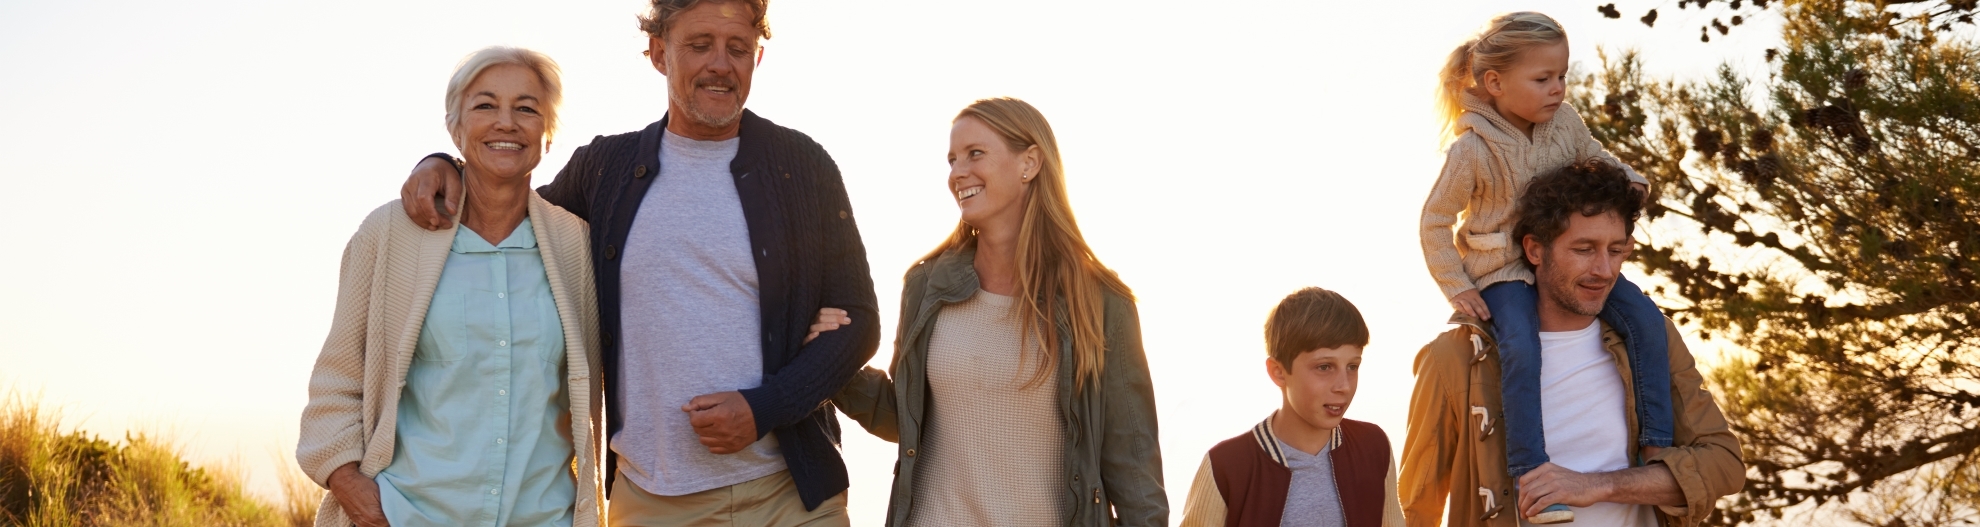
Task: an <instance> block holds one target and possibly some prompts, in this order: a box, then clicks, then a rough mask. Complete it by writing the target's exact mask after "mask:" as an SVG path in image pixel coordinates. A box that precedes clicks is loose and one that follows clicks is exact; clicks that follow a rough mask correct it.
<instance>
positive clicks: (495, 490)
mask: <svg viewBox="0 0 1980 527" xmlns="http://www.w3.org/2000/svg"><path fill="white" fill-rule="evenodd" d="M488 493H489V494H501V493H502V489H488Z"/></svg>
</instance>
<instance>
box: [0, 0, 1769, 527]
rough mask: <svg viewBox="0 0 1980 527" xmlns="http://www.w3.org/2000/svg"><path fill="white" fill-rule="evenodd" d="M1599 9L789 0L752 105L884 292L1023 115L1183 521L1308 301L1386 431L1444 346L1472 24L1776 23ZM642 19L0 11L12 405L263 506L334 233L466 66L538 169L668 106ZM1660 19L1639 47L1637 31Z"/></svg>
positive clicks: (870, 508) (336, 244) (389, 191)
mask: <svg viewBox="0 0 1980 527" xmlns="http://www.w3.org/2000/svg"><path fill="white" fill-rule="evenodd" d="M1615 4H1616V5H1617V7H1618V8H1619V9H1620V10H1621V11H1622V12H1623V13H1625V14H1626V15H1628V16H1627V17H1625V18H1624V19H1622V20H1608V19H1603V18H1601V17H1600V15H1599V14H1597V12H1596V10H1595V6H1596V4H1595V3H1593V2H1586V1H1566V0H1536V1H1527V2H1513V1H1496V0H1494V1H1444V2H1432V1H1417V2H1312V1H1280V0H1252V1H1247V2H1236V3H1212V2H1170V1H1132V2H1130V1H1119V2H1080V1H1065V0H1012V1H1006V2H995V3H990V2H927V1H907V0H898V1H867V0H840V1H833V2H822V1H816V0H779V1H777V2H774V3H773V4H772V8H771V12H770V23H771V26H772V29H773V31H774V38H772V39H771V40H769V41H767V42H766V43H765V49H766V51H765V58H764V61H763V64H762V66H761V67H760V68H759V69H758V71H757V73H756V76H755V82H754V86H753V88H752V92H751V94H750V100H749V102H748V107H749V108H750V109H752V110H754V111H755V112H756V113H758V114H759V115H762V116H764V117H766V118H768V119H771V120H773V121H776V122H777V123H779V124H781V125H784V126H788V127H791V128H795V129H797V130H799V131H802V132H805V133H806V134H809V135H810V136H811V137H812V138H814V139H816V140H817V141H818V142H819V143H821V144H823V145H824V146H825V148H826V149H827V150H829V151H830V153H831V154H832V156H833V158H834V159H835V160H836V161H837V163H838V165H839V167H840V169H841V171H842V172H843V173H844V177H845V183H846V187H847V191H848V192H849V193H850V195H851V199H852V203H853V208H854V210H855V211H856V213H857V214H858V218H859V225H860V230H861V234H862V236H863V238H864V241H865V244H866V248H867V259H868V261H869V262H870V264H871V267H872V270H873V281H874V283H875V285H876V288H877V291H876V292H877V294H878V297H879V301H880V305H881V306H896V305H899V304H898V300H899V295H900V285H901V279H900V277H901V275H902V273H904V272H905V271H906V269H907V266H908V265H909V264H910V263H912V262H913V261H914V260H915V258H917V257H919V256H920V255H922V254H923V253H925V252H926V251H927V250H929V249H930V248H931V247H933V246H934V245H935V244H936V243H937V242H938V241H940V240H941V239H942V237H943V236H945V235H946V234H947V233H948V231H949V230H950V229H952V228H953V227H954V225H955V221H956V209H955V205H954V204H953V200H952V199H951V198H950V197H949V196H948V194H947V190H946V187H945V184H944V177H945V176H946V174H947V167H946V165H945V163H944V155H945V153H946V149H947V141H948V127H949V120H950V119H951V118H952V117H953V116H954V115H955V112H956V111H957V110H959V109H961V108H962V107H963V106H964V105H966V104H968V103H969V102H970V101H972V100H974V99H977V98H982V97H991V96H1013V97H1018V98H1022V99H1025V100H1027V101H1029V102H1031V103H1032V104H1034V105H1036V106H1037V107H1038V108H1039V109H1040V110H1041V111H1042V112H1043V113H1044V114H1045V115H1046V117H1047V118H1048V119H1050V121H1051V122H1052V125H1053V127H1054V130H1055V132H1056V134H1057V136H1058V138H1059V142H1060V145H1061V149H1062V153H1063V155H1064V159H1065V165H1066V169H1067V174H1068V182H1069V183H1068V184H1069V187H1070V192H1071V196H1072V200H1073V205H1074V208H1075V210H1076V212H1077V214H1078V218H1079V221H1080V224H1081V226H1082V228H1083V230H1084V232H1085V233H1086V238H1087V239H1088V240H1089V242H1090V243H1091V244H1092V246H1093V248H1094V250H1095V252H1096V253H1097V254H1098V255H1099V257H1100V258H1101V259H1102V261H1104V262H1105V263H1106V264H1108V265H1109V266H1111V267H1112V268H1114V269H1115V270H1117V271H1118V272H1119V273H1120V275H1121V277H1122V279H1123V280H1125V281H1126V282H1127V283H1128V284H1129V285H1130V286H1131V287H1133V288H1134V290H1135V293H1136V295H1137V296H1138V298H1139V306H1140V312H1141V316H1142V319H1141V322H1142V331H1143V341H1144V343H1145V346H1146V352H1147V354H1148V359H1149V364H1150V368H1151V375H1152V376H1153V380H1154V384H1155V387H1156V404H1157V409H1158V412H1159V419H1160V429H1161V439H1162V453H1163V461H1164V474H1165V476H1166V481H1167V487H1168V491H1169V496H1170V502H1171V505H1172V507H1173V508H1174V509H1175V511H1174V512H1173V513H1172V514H1171V517H1172V519H1180V517H1181V514H1180V512H1181V505H1182V503H1183V499H1182V498H1183V497H1184V496H1185V494H1186V493H1187V492H1188V486H1189V482H1190V479H1191V476H1192V475H1193V474H1194V471H1195V469H1196V466H1197V463H1198V462H1199V460H1200V459H1201V456H1202V455H1203V452H1204V451H1205V450H1206V449H1208V448H1209V447H1210V446H1211V445H1213V444H1215V443H1216V442H1218V441H1221V440H1223V439H1226V438H1229V437H1232V436H1235V435H1238V434H1239V433H1242V432H1245V431H1246V430H1248V429H1249V427H1250V426H1251V425H1253V424H1255V423H1256V422H1257V421H1259V420H1260V419H1263V418H1264V417H1266V415H1268V414H1269V413H1270V412H1271V411H1272V410H1273V409H1275V408H1277V407H1278V404H1279V397H1280V396H1279V394H1278V391H1277V390H1276V388H1274V387H1273V386H1272V384H1271V383H1270V381H1269V380H1268V379H1267V378H1266V376H1265V373H1264V365H1263V359H1264V357H1265V352H1264V343H1263V331H1262V326H1263V323H1264V320H1265V315H1266V313H1267V312H1268V311H1269V310H1270V309H1271V307H1272V306H1273V305H1274V304H1275V303H1276V302H1277V301H1278V300H1279V299H1280V298H1282V297H1283V296H1285V295H1286V294H1288V293H1290V292H1292V291H1294V290H1296V289H1298V288H1300V287H1304V286H1320V287H1325V288H1329V289H1333V290H1336V291H1339V292H1341V293H1342V294H1343V295H1345V296H1346V297H1347V298H1348V299H1350V300H1351V301H1353V302H1355V303H1356V305H1358V306H1359V308H1360V309H1361V311H1362V313H1363V315H1364V316H1365V317H1366V319H1367V321H1368V323H1369V326H1370V329H1371V332H1372V337H1373V338H1372V342H1371V343H1370V345H1369V346H1368V347H1367V349H1366V352H1365V356H1364V362H1363V366H1362V370H1361V382H1360V390H1359V392H1358V394H1357V395H1356V397H1355V400H1354V403H1353V405H1352V407H1351V408H1350V409H1349V410H1348V417H1349V418H1352V419H1358V420H1363V421H1369V422H1373V423H1375V424H1377V425H1380V426H1381V427H1382V428H1383V429H1385V430H1386V431H1387V432H1388V434H1389V437H1390V439H1391V441H1392V443H1394V444H1395V445H1396V446H1397V447H1400V445H1401V442H1402V438H1403V434H1404V433H1405V429H1404V420H1405V412H1406V411H1407V409H1408V402H1409V393H1410V389H1411V387H1412V385H1413V377H1412V375H1411V373H1410V364H1411V360H1412V358H1413V357H1414V355H1415V354H1416V351H1417V349H1418V348H1419V347H1420V346H1422V345H1423V344H1424V343H1426V342H1428V341H1429V340H1430V339H1431V338H1432V337H1433V336H1435V335H1436V334H1437V333H1438V332H1441V331H1444V330H1445V329H1447V328H1448V327H1447V326H1446V325H1445V324H1444V323H1443V321H1444V320H1445V318H1446V317H1447V316H1448V314H1449V307H1448V305H1447V304H1446V303H1445V302H1444V300H1443V298H1442V297H1441V295H1440V294H1439V292H1438V291H1437V289H1436V287H1435V286H1434V284H1433V283H1432V282H1431V280H1430V278H1429V274H1428V272H1427V271H1426V270H1425V268H1424V264H1423V258H1422V256H1421V251H1420V249H1419V244H1418V241H1417V233H1416V232H1417V231H1416V224H1417V218H1418V212H1419V211H1420V209H1421V206H1422V200H1423V197H1424V196H1425V195H1426V193H1427V191H1428V189H1429V187H1430V184H1431V183H1432V181H1433V180H1434V179H1435V177H1436V174H1437V169H1438V167H1439V166H1440V165H1441V163H1442V155H1441V154H1440V152H1439V150H1438V148H1439V145H1438V130H1437V124H1436V122H1435V120H1434V118H1433V116H1432V111H1431V109H1432V95H1433V89H1434V86H1435V79H1436V74H1437V70H1438V68H1439V67H1440V66H1441V65H1442V63H1443V60H1444V58H1445V56H1446V55H1447V54H1448V53H1449V52H1450V51H1451V49H1452V48H1453V47H1454V46H1456V45H1457V44H1458V43H1460V42H1461V41H1463V40H1464V38H1465V37H1466V36H1467V35H1468V34H1470V33H1471V32H1472V31H1474V30H1475V29H1476V28H1477V27H1478V26H1479V25H1481V24H1482V23H1483V22H1484V21H1485V20H1486V19H1487V18H1489V17H1490V16H1491V15H1492V14H1494V13H1498V12H1504V11H1515V10H1538V11H1542V12H1545V13H1548V14H1550V15H1553V16H1554V17H1556V18H1557V19H1559V20H1560V21H1561V22H1562V24H1563V25H1564V26H1565V27H1566V29H1567V30H1568V32H1569V35H1570V40H1571V43H1572V58H1573V60H1574V61H1575V62H1576V63H1577V64H1578V65H1579V66H1580V67H1582V68H1584V69H1592V68H1595V67H1597V66H1598V65H1599V62H1598V59H1597V54H1596V50H1597V49H1598V48H1607V49H1610V50H1612V51H1619V50H1622V49H1627V48H1637V49H1641V50H1642V52H1643V55H1644V58H1645V61H1646V69H1647V71H1649V72H1650V73H1651V74H1652V75H1654V76H1659V77H1676V78H1680V79H1696V78H1701V77H1703V76H1704V75H1705V74H1707V73H1709V72H1710V70H1711V69H1712V68H1715V67H1717V66H1718V65H1719V64H1720V63H1722V62H1726V61H1731V63H1732V64H1734V65H1735V66H1736V67H1739V68H1741V69H1745V70H1752V69H1754V68H1756V67H1757V66H1758V65H1759V64H1760V60H1761V59H1760V56H1761V55H1760V50H1761V49H1764V48H1766V47H1768V46H1770V45H1774V44H1775V43H1776V42H1777V38H1778V37H1777V35H1778V31H1777V30H1776V29H1775V27H1770V24H1772V20H1770V19H1760V20H1755V21H1750V22H1748V24H1747V25H1746V26H1745V27H1743V28H1741V30H1739V31H1735V32H1733V34H1732V35H1731V36H1728V37H1723V38H1720V39H1716V41H1715V42H1714V43H1713V44H1710V45H1707V44H1701V43H1699V42H1698V38H1697V33H1696V31H1695V30H1694V29H1692V28H1695V27H1697V26H1699V25H1701V24H1702V23H1704V20H1705V19H1703V18H1699V17H1698V11H1696V10H1688V11H1678V10H1676V9H1675V7H1674V6H1670V5H1668V4H1667V3H1666V2H1664V1H1662V0H1648V1H1628V0H1626V1H1617V2H1615ZM642 5H643V4H642V2H640V1H639V0H593V1H585V2H529V1H520V0H494V1H475V2H468V1H431V2H410V1H390V2H385V1H353V2H336V3H323V2H249V1H215V0H191V1H185V2H137V1H99V2H28V1H24V0H0V71H4V72H6V74H5V78H4V79H0V101H6V102H9V103H10V106H9V108H8V109H7V110H6V111H5V113H4V115H5V117H4V118H0V184H3V185H4V188H7V189H10V192H9V196H8V198H9V199H7V200H6V204H5V206H4V207H0V225H7V226H8V227H9V228H8V229H7V232H8V233H9V235H10V236H8V239H9V241H10V242H11V243H10V245H11V247H12V248H11V249H10V250H7V251H4V252H3V253H4V257H0V392H6V391H12V392H14V393H19V394H25V395H30V396H38V397H39V400H40V401H41V402H42V403H44V404H45V405H47V406H49V407H51V408H54V409H57V410H59V411H60V412H61V414H62V416H63V417H64V423H65V425H66V426H71V427H76V428H78V429H81V430H85V431H89V432H92V433H96V434H98V435H101V436H104V437H106V438H113V439H115V438H122V437H124V435H125V433H126V431H133V430H134V431H142V432H147V433H151V434H155V435H157V434H162V435H163V436H165V437H167V438H170V439H172V440H174V441H177V442H178V443H179V444H180V445H182V447H183V449H184V450H185V452H186V455H187V456H189V457H191V458H192V459H194V460H197V461H199V462H203V463H231V464H233V465H234V466H237V467H240V468H241V469H242V470H243V471H244V473H245V475H246V476H247V477H248V480H249V484H250V488H252V489H254V490H256V491H257V492H261V493H264V494H267V495H271V496H272V495H274V494H275V493H276V492H277V491H276V490H275V488H276V481H277V479H276V474H277V471H278V470H280V469H281V466H282V465H281V464H283V463H292V461H291V460H292V453H293V451H294V447H295V442H296V434H297V428H298V419H299V415H300V411H301V408H302V406H303V404H304V402H305V401H306V398H307V393H306V391H305V385H306V381H307V379H308V377H309V374H310V368H311V366H312V364H313V362H314V360H315V357H316V355H317V353H318V352H319V350H320V349H321V346H322V342H323V339H324V336H325V335H326V334H327V331H328V328H329V324H330V317H331V310H332V308H333V304H334V301H335V299H334V296H335V290H336V287H337V265H338V261H339V255H340V254H341V251H342V249H343V246H344V243H345V242H346V241H347V240H348V239H349V237H350V235H351V234H352V233H353V232H354V231H355V229H356V227H357V225H358V223H359V222H360V220H362V218H363V217H364V215H365V214H366V213H367V212H369V211H370V210H372V209H373V208H376V207H378V206H379V205H380V204H383V203H385V202H387V201H390V200H392V199H395V198H397V196H398V188H399V185H400V183H401V182H403V181H404V179H405V177H406V174H407V172H408V170H409V169H410V168H411V167H412V165H413V164H414V162H416V161H417V160H418V159H419V157H420V156H422V155H424V154H426V153H429V152H436V151H439V152H453V151H454V150H455V149H454V147H453V145H452V144H451V142H450V141H449V139H448V136H447V134H446V131H445V129H444V127H443V124H442V115H443V112H444V108H443V107H442V97H443V95H444V93H443V92H444V89H445V85H446V81H447V79H448V77H449V75H450V74H451V73H452V70H453V66H454V65H455V63H456V62H458V61H459V60H460V59H461V57H463V56H465V55H467V54H468V53H470V52H472V51H474V50H475V49H478V48H481V47H484V46H489V45H517V46H524V47H529V48H533V49H537V50H539V51H542V52H544V53H547V54H549V55H550V56H551V57H553V58H554V59H556V60H557V61H559V62H560V63H561V64H562V67H563V72H564V77H563V81H564V87H565V88H564V89H565V92H564V95H565V101H566V102H565V103H564V105H563V107H562V109H561V110H560V113H561V115H562V119H563V124H562V130H561V132H560V135H559V137H558V139H557V140H556V142H554V143H553V144H552V146H551V151H550V152H549V154H548V155H546V156H545V158H544V160H543V162H542V164H541V165H540V166H539V169H538V170H537V171H536V176H535V177H536V180H537V182H538V183H539V184H541V183H546V182H548V181H549V180H550V178H552V177H554V175H555V173H556V171H557V169H558V168H559V167H561V166H562V165H563V163H564V161H565V160H566V159H567V158H568V156H569V155H570V151H571V149H573V148H575V147H577V146H581V145H583V144H585V143H586V142H588V141H589V140H590V138H591V137H593V136H596V135H602V134H616V133H622V132H627V131H633V130H637V129H640V128H643V127H644V126H645V125H646V124H648V123H650V122H653V121H656V120H658V119H659V118H660V117H661V116H662V114H664V112H665V109H666V99H665V90H666V87H665V84H664V78H663V77H662V76H661V75H659V74H658V73H656V72H654V71H653V69H652V68H651V66H650V65H649V64H648V63H647V62H646V60H645V59H644V58H643V57H641V56H640V51H641V50H643V49H645V36H644V35H643V34H642V33H640V32H639V31H638V30H637V29H636V26H635V22H634V19H633V17H634V15H635V14H636V13H638V12H639V11H640V9H641V7H642ZM1652 7H1661V8H1662V9H1660V11H1663V17H1662V19H1661V20H1659V23H1658V26H1659V28H1658V30H1648V29H1646V28H1644V27H1643V25H1642V24H1639V23H1637V22H1635V21H1634V18H1635V17H1636V16H1637V15H1640V14H1641V13H1642V12H1643V11H1644V10H1646V9H1649V8H1652ZM1625 275H1626V276H1629V277H1631V278H1633V279H1635V278H1640V277H1641V273H1640V272H1639V271H1638V270H1637V269H1634V268H1631V269H1627V270H1626V271H1625ZM883 317H884V318H885V320H883V321H882V327H883V333H882V334H883V335H886V337H883V341H882V343H881V347H880V351H879V352H878V353H877V354H876V356H875V358H874V360H873V362H872V364H874V365H876V366H881V367H884V366H885V365H886V364H887V363H888V361H889V359H890V358H891V355H892V350H893V343H892V335H893V331H894V328H895V327H896V326H895V324H896V321H895V320H894V318H895V317H896V314H895V313H892V312H885V313H883ZM1689 340H1693V342H1694V343H1696V340H1695V338H1693V339H1689ZM1705 359H1706V360H1707V361H1708V362H1710V361H1711V357H1709V356H1708V357H1706V358H1705ZM842 423H843V424H845V425H846V426H847V432H846V436H845V444H844V449H845V457H846V460H847V463H848V465H849V466H850V468H851V470H852V489H851V491H850V495H849V500H850V504H851V514H852V518H853V521H854V523H855V524H859V525H867V524H877V523H878V522H879V521H880V520H881V518H882V515H883V514H884V512H885V510H886V502H887V493H888V488H889V481H890V478H891V473H890V469H891V467H892V461H893V459H894V456H895V449H894V446H893V445H892V444H890V443H885V442H883V441H881V440H879V439H876V438H873V437H872V436H869V435H866V434H865V433H864V432H863V431H861V430H860V429H858V428H857V427H856V426H855V425H853V423H852V422H851V420H850V419H842Z"/></svg>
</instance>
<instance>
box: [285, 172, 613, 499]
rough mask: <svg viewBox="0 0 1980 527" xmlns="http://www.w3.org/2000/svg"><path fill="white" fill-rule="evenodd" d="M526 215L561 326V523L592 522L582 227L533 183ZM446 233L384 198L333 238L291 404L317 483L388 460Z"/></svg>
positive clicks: (594, 438)
mask: <svg viewBox="0 0 1980 527" xmlns="http://www.w3.org/2000/svg"><path fill="white" fill-rule="evenodd" d="M529 217H530V219H531V220H532V221H531V222H530V224H531V225H532V226H533V228H534V232H535V233H536V241H537V247H538V248H539V250H540V252H541V253H542V255H543V268H544V270H545V271H547V272H548V274H549V282H550V296H551V298H552V299H553V301H554V302H555V303H556V304H557V315H558V316H559V318H561V319H562V321H563V325H564V351H565V354H564V357H565V361H566V370H567V371H568V372H569V373H567V374H566V378H565V380H566V382H568V383H569V386H568V388H569V393H570V411H571V420H570V427H571V431H570V433H571V444H572V446H573V447H574V448H575V449H576V450H577V452H576V458H577V462H576V466H575V469H576V476H577V503H576V504H575V505H576V509H575V511H574V516H575V517H574V519H573V522H572V525H573V527H595V526H597V525H599V524H600V523H601V522H600V520H601V519H602V518H604V517H605V499H604V495H603V494H602V491H603V488H604V486H603V479H602V478H603V475H602V474H601V473H600V471H599V469H598V460H599V459H602V456H601V455H600V454H601V452H602V451H601V447H602V446H603V442H602V441H599V438H600V437H601V434H602V431H603V430H602V424H603V423H604V418H603V417H602V416H601V415H600V411H602V410H603V409H604V393H603V391H601V389H600V388H601V386H600V385H599V384H597V383H596V382H593V380H594V379H598V378H599V377H600V376H601V375H602V374H601V373H600V365H599V359H598V355H597V354H596V353H595V352H594V350H597V349H598V302H597V293H596V291H595V289H594V288H593V285H592V269H591V249H590V242H589V238H588V233H587V229H588V227H587V226H586V224H585V222H584V220H581V219H578V218H577V216H573V215H571V213H569V212H566V211H564V209H560V208H557V207H556V206H554V205H551V204H550V203H549V202H547V201H544V200H543V198H542V197H540V196H537V195H536V192H534V191H531V192H530V195H529ZM456 228H458V227H456ZM454 231H455V229H447V230H443V231H428V230H426V229H422V228H420V227H419V226H418V225H417V224H414V223H413V222H412V219H411V218H408V217H407V216H406V213H405V211H404V208H403V207H401V206H400V204H399V201H398V200H393V201H392V202H391V203H386V204H385V205H384V206H381V207H378V209H377V210H373V211H371V215H370V216H368V217H366V218H365V219H364V224H363V225H361V226H359V227H358V231H357V234H356V235H353V236H352V237H351V241H350V244H349V245H346V246H345V247H344V263H343V268H342V269H343V270H342V272H341V276H340V277H339V279H338V284H337V311H336V315H335V317H334V318H333V319H332V320H331V323H330V336H329V338H327V339H324V342H323V352H322V354H321V355H318V356H317V358H316V370H315V372H314V373H312V374H311V375H310V378H309V404H308V405H307V406H305V407H303V413H302V438H301V440H300V441H299V443H298V444H297V445H296V462H297V463H299V464H301V465H302V469H303V471H304V472H306V473H308V474H309V477H310V479H313V480H315V481H316V483H317V484H318V485H323V486H325V487H328V486H329V485H328V483H329V478H330V473H331V472H332V471H334V470H336V469H337V467H341V466H344V465H345V464H347V463H351V462H358V472H359V473H361V474H363V475H364V476H365V477H367V478H368V477H374V476H377V475H378V472H379V471H381V470H384V469H385V467H386V466H387V465H390V464H391V462H392V447H393V445H394V443H395V441H396V440H397V435H396V430H397V425H398V409H399V394H400V391H401V389H402V388H404V387H405V385H406V368H407V367H408V366H409V365H410V364H411V361H412V356H413V347H414V344H415V343H416V342H418V339H419V330H420V327H421V325H422V324H423V323H424V321H425V318H426V309H427V305H428V303H429V302H430V301H431V300H432V299H433V290H434V289H435V288H436V287H438V286H439V284H440V270H441V268H442V267H444V266H445V264H446V262H447V255H448V254H449V250H450V249H451V248H452V247H453V244H454ZM350 524H351V521H350V519H348V518H347V517H346V516H345V515H344V511H343V509H342V508H340V507H339V506H338V505H337V500H336V498H335V497H334V496H329V495H325V496H324V497H323V504H322V507H321V508H320V509H318V512H317V515H316V525H318V526H323V527H345V526H348V525H350Z"/></svg>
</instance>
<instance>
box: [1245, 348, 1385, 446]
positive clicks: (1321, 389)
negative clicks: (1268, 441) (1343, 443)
mask: <svg viewBox="0 0 1980 527" xmlns="http://www.w3.org/2000/svg"><path fill="white" fill-rule="evenodd" d="M1265 370H1266V373H1268V374H1270V375H1271V376H1272V383H1273V384H1277V385H1279V389H1280V391H1282V392H1284V393H1285V403H1284V405H1285V406H1284V407H1283V408H1281V411H1282V412H1283V411H1286V410H1290V411H1292V413H1293V414H1294V415H1296V416H1299V419H1300V420H1301V421H1305V422H1306V424H1309V425H1312V426H1313V427H1314V428H1316V429H1318V430H1321V431H1331V430H1333V429H1334V428H1335V427H1338V426H1340V425H1341V419H1345V418H1346V417H1347V409H1348V405H1349V404H1350V403H1353V402H1354V390H1355V388H1356V387H1357V386H1358V385H1359V384H1360V382H1361V346H1356V345H1353V344H1348V345H1343V346H1339V347H1333V348H1320V349H1316V350H1312V351H1308V352H1305V353H1301V354H1299V355H1298V356H1295V357H1293V360H1292V365H1291V366H1290V367H1288V366H1287V365H1285V364H1281V363H1280V362H1279V361H1278V359H1274V358H1270V357H1267V358H1266V359H1265Z"/></svg>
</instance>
